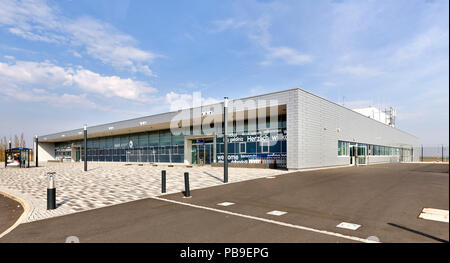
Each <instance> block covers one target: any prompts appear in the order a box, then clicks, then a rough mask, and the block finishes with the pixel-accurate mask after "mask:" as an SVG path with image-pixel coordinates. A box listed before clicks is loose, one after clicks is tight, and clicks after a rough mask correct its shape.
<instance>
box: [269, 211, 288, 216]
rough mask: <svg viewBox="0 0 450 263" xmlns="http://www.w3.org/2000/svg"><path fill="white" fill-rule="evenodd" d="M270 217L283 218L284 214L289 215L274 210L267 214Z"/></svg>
mask: <svg viewBox="0 0 450 263" xmlns="http://www.w3.org/2000/svg"><path fill="white" fill-rule="evenodd" d="M267 214H268V215H273V216H282V215H284V214H287V212H284V211H278V210H273V211H270V212H267Z"/></svg>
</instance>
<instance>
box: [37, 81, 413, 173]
mask: <svg viewBox="0 0 450 263" xmlns="http://www.w3.org/2000/svg"><path fill="white" fill-rule="evenodd" d="M228 104H229V105H228V110H227V112H228V118H227V119H228V120H227V125H228V128H227V136H228V137H227V139H228V160H229V163H230V165H231V166H233V165H236V166H243V167H245V166H249V167H258V166H261V167H277V168H288V169H293V170H296V169H307V168H317V167H327V166H338V165H349V164H351V163H355V162H356V163H358V164H371V163H380V162H409V161H418V160H419V152H418V149H419V147H420V143H419V139H418V138H417V137H415V136H413V135H411V134H409V133H406V132H404V131H401V130H399V129H396V128H394V127H391V126H389V125H386V124H384V123H382V122H380V121H377V120H374V119H373V118H369V117H367V116H364V115H363V114H361V113H358V112H356V111H353V110H351V109H348V108H345V107H343V106H341V105H338V104H336V103H333V102H331V101H328V100H326V99H324V98H321V97H319V96H316V95H314V94H311V93H309V92H306V91H304V90H301V89H291V90H285V91H279V92H274V93H269V94H264V95H259V96H253V97H248V98H243V99H238V100H231V101H229V103H228ZM223 113H224V103H223V102H222V103H217V104H212V105H206V106H203V105H202V106H198V107H192V108H189V109H184V110H179V111H173V112H168V113H162V114H157V115H152V116H147V117H141V118H136V119H131V120H125V121H119V122H114V123H108V124H103V125H97V126H89V127H88V128H87V131H88V137H87V138H88V139H87V156H86V158H87V160H88V161H89V162H139V163H145V162H148V163H172V164H186V165H220V164H221V163H223V159H224V128H223V127H224V117H223V116H224V114H223ZM34 147H35V149H36V147H37V149H38V151H39V161H47V160H64V161H72V162H78V161H82V160H84V158H85V156H84V150H83V147H84V143H83V128H80V129H76V130H70V131H65V132H60V133H55V134H48V135H42V136H38V145H36V142H35V145H34ZM355 154H357V157H356V158H353V157H352V156H353V155H355Z"/></svg>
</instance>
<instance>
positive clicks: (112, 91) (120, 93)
mask: <svg viewBox="0 0 450 263" xmlns="http://www.w3.org/2000/svg"><path fill="white" fill-rule="evenodd" d="M71 76H72V80H73V83H74V84H75V85H77V86H78V87H79V88H81V89H83V90H85V91H89V92H93V93H99V94H102V95H104V96H106V97H113V96H117V97H120V98H125V99H130V100H137V101H145V99H146V94H147V93H152V92H155V91H156V90H155V89H154V88H151V87H149V86H147V84H146V83H144V82H141V81H135V80H132V79H129V78H128V79H123V78H120V77H118V76H102V75H100V74H98V73H95V72H92V71H90V70H86V69H78V70H76V71H75V73H74V74H73V75H71Z"/></svg>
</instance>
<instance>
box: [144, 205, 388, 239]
mask: <svg viewBox="0 0 450 263" xmlns="http://www.w3.org/2000/svg"><path fill="white" fill-rule="evenodd" d="M150 198H152V199H155V200H160V201H165V202H169V203H173V204H178V205H184V206H189V207H194V208H198V209H203V210H208V211H213V212H217V213H222V214H227V215H233V216H238V217H243V218H247V219H252V220H256V221H261V222H265V223H270V224H275V225H279V226H285V227H290V228H295V229H300V230H305V231H310V232H315V233H320V234H324V235H328V236H335V237H340V238H345V239H349V240H353V241H359V242H363V243H380V242H378V241H375V240H370V239H366V238H360V237H355V236H349V235H343V234H339V233H336V232H330V231H327V230H320V229H315V228H311V227H306V226H300V225H294V224H290V223H285V222H281V221H275V220H271V219H267V218H261V217H256V216H250V215H245V214H239V213H234V212H230V211H225V210H220V209H216V208H212V207H206V206H200V205H194V204H189V203H184V202H179V201H175V200H170V199H165V198H161V197H150Z"/></svg>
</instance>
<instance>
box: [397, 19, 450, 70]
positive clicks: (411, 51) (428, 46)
mask: <svg viewBox="0 0 450 263" xmlns="http://www.w3.org/2000/svg"><path fill="white" fill-rule="evenodd" d="M448 37H449V34H448V30H443V29H441V28H438V27H432V28H429V29H428V30H426V31H424V32H421V33H420V34H418V35H416V36H415V37H414V38H412V39H409V40H408V41H407V42H406V44H405V45H404V46H401V47H399V48H398V49H397V50H396V51H395V52H394V54H393V56H392V57H391V61H393V62H394V63H399V62H401V63H404V62H405V61H407V60H411V59H414V58H418V57H420V56H423V55H424V54H426V53H427V52H429V51H431V52H433V51H436V50H439V48H442V49H445V50H448Z"/></svg>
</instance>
